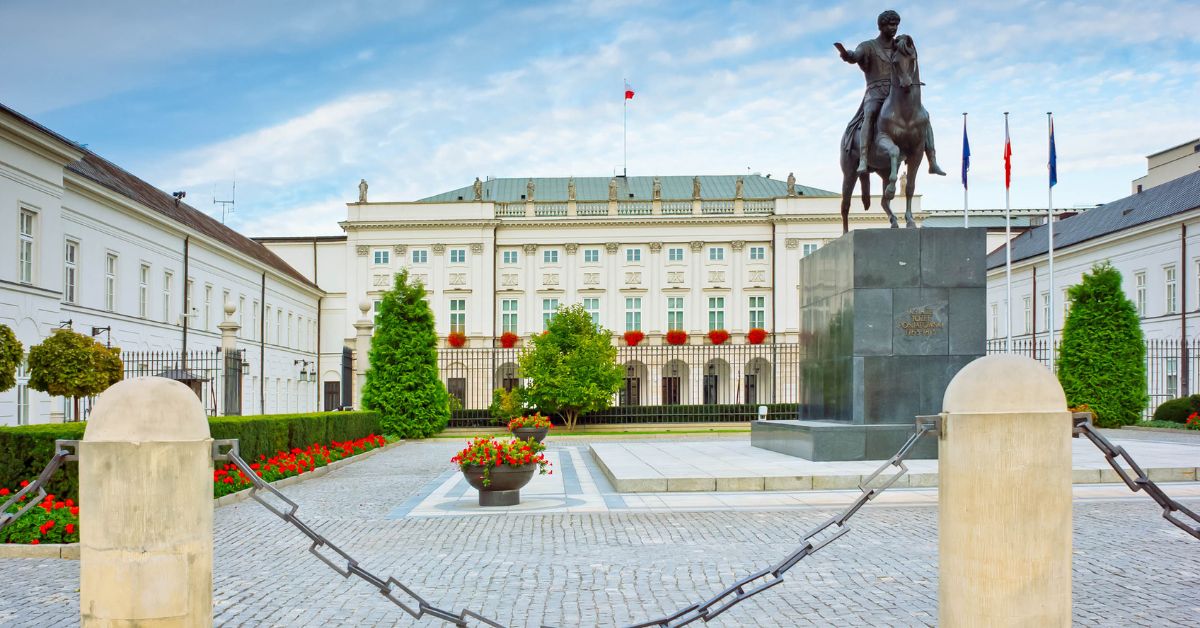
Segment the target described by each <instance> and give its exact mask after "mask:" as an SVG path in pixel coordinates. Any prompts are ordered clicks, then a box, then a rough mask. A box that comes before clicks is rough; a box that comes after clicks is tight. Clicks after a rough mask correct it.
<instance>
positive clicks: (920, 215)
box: [338, 209, 930, 232]
mask: <svg viewBox="0 0 1200 628" xmlns="http://www.w3.org/2000/svg"><path fill="white" fill-rule="evenodd" d="M893 213H895V214H896V215H897V217H901V216H903V212H902V211H901V212H893ZM929 215H930V213H929V212H927V211H920V212H913V218H914V219H916V220H918V221H921V220H924V219H926V218H928V217H929ZM849 218H850V222H854V223H876V222H884V221H886V219H887V217H886V215H885V214H884V213H883V210H882V209H879V210H878V211H874V210H873V211H871V212H870V213H867V212H857V213H851V214H850V216H849ZM841 219H842V215H841V213H839V212H830V213H821V214H753V215H736V214H733V215H731V214H720V215H708V216H705V215H691V216H687V215H684V216H659V215H650V216H636V217H633V216H631V217H613V216H607V217H604V216H601V217H591V216H586V217H584V216H566V217H559V218H555V219H548V220H547V219H534V220H527V219H520V218H518V219H515V220H513V219H508V220H506V219H503V218H494V219H463V220H453V219H447V220H363V221H351V220H343V221H341V222H339V223H338V226H339V227H341V228H342V230H343V231H346V232H351V231H384V230H407V229H446V228H480V227H495V228H497V229H500V228H503V229H532V228H536V229H544V228H547V227H549V228H557V229H562V228H571V227H597V226H610V227H638V226H647V225H652V226H665V225H754V224H762V225H767V224H771V223H828V222H839V221H841Z"/></svg>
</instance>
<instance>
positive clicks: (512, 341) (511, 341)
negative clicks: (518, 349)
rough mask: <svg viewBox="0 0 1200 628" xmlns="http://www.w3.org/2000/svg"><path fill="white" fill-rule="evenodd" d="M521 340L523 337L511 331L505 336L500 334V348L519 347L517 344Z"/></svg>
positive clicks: (505, 333)
mask: <svg viewBox="0 0 1200 628" xmlns="http://www.w3.org/2000/svg"><path fill="white" fill-rule="evenodd" d="M520 340H521V337H520V336H518V335H516V334H514V333H513V332H511V331H506V332H504V333H503V334H500V346H501V347H504V348H505V349H512V348H513V347H515V346H517V342H518V341H520Z"/></svg>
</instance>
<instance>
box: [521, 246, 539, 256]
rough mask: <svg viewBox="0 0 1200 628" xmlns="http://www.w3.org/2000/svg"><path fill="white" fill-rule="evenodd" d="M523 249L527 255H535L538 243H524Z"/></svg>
mask: <svg viewBox="0 0 1200 628" xmlns="http://www.w3.org/2000/svg"><path fill="white" fill-rule="evenodd" d="M521 249H523V250H524V251H525V254H526V255H533V254H534V253H537V245H536V244H522V245H521Z"/></svg>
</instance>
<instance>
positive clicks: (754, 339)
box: [746, 327, 767, 345]
mask: <svg viewBox="0 0 1200 628" xmlns="http://www.w3.org/2000/svg"><path fill="white" fill-rule="evenodd" d="M766 339H767V330H765V329H762V328H760V327H755V328H754V329H751V330H750V331H748V332H746V342H748V343H750V344H752V345H761V344H762V343H763V341H764V340H766Z"/></svg>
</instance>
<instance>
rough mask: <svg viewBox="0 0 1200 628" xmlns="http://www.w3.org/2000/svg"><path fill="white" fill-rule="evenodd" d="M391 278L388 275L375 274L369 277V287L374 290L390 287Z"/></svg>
mask: <svg viewBox="0 0 1200 628" xmlns="http://www.w3.org/2000/svg"><path fill="white" fill-rule="evenodd" d="M391 279H392V276H391V275H390V274H388V273H375V274H374V275H372V276H371V285H372V286H375V287H376V288H379V287H383V288H386V287H388V286H389V285H391Z"/></svg>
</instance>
